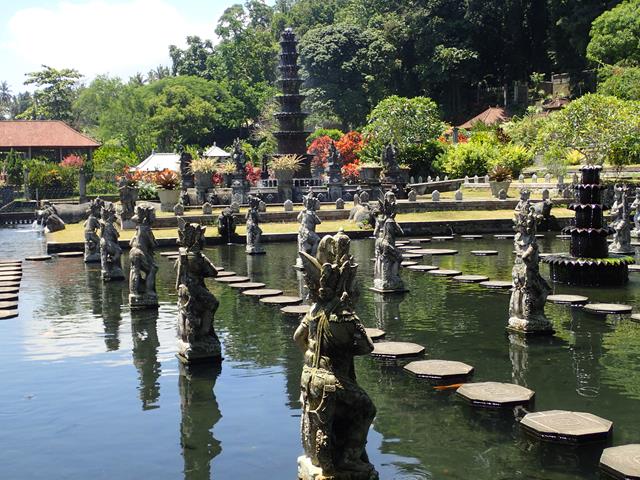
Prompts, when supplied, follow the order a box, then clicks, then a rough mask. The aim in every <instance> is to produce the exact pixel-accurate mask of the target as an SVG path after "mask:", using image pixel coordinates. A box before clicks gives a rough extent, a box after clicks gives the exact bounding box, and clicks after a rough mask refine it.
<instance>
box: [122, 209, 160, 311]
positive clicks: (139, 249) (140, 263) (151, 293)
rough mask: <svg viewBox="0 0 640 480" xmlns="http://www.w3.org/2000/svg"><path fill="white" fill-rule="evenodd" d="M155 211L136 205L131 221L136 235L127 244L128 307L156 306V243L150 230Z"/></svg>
mask: <svg viewBox="0 0 640 480" xmlns="http://www.w3.org/2000/svg"><path fill="white" fill-rule="evenodd" d="M155 216H156V214H155V209H154V208H153V207H152V206H150V205H138V206H137V207H136V214H135V215H134V216H133V217H131V220H132V221H133V222H135V223H136V224H137V226H136V233H135V235H134V236H133V238H132V239H131V242H129V245H131V250H130V251H129V261H130V262H131V268H130V270H129V305H130V306H131V308H132V309H135V308H155V307H157V306H158V294H157V293H156V272H157V271H158V266H157V265H156V262H155V259H154V250H155V248H156V245H157V242H156V238H155V237H154V236H153V231H152V230H151V224H152V223H153V220H154V219H155Z"/></svg>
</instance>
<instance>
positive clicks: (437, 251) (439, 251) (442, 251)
mask: <svg viewBox="0 0 640 480" xmlns="http://www.w3.org/2000/svg"><path fill="white" fill-rule="evenodd" d="M411 253H419V254H421V255H433V256H437V255H457V254H458V251H457V250H451V249H449V248H420V249H418V250H413V251H412V252H411Z"/></svg>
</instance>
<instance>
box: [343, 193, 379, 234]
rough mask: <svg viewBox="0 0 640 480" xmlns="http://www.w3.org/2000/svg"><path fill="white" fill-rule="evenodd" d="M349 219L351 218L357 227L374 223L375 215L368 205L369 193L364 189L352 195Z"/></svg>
mask: <svg viewBox="0 0 640 480" xmlns="http://www.w3.org/2000/svg"><path fill="white" fill-rule="evenodd" d="M349 220H353V221H354V222H355V223H356V225H358V227H359V228H362V227H364V226H365V225H369V226H372V225H373V224H374V222H375V216H374V215H373V211H372V208H371V205H369V193H368V192H367V191H366V190H362V191H360V193H356V194H355V195H354V196H353V208H352V209H351V210H350V211H349Z"/></svg>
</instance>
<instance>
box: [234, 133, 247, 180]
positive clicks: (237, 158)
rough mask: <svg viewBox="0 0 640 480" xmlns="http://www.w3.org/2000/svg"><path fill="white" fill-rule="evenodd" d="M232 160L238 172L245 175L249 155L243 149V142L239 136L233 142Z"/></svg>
mask: <svg viewBox="0 0 640 480" xmlns="http://www.w3.org/2000/svg"><path fill="white" fill-rule="evenodd" d="M231 160H233V163H234V164H235V166H236V172H235V173H236V174H242V175H243V176H244V167H245V165H246V164H247V157H246V156H245V154H244V150H242V143H241V142H240V139H239V138H236V140H235V141H234V142H233V153H232V154H231Z"/></svg>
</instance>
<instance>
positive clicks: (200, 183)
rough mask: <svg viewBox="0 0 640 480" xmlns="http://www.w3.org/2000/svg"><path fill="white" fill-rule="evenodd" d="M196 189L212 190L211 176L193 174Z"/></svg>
mask: <svg viewBox="0 0 640 480" xmlns="http://www.w3.org/2000/svg"><path fill="white" fill-rule="evenodd" d="M194 176H195V180H196V187H197V188H199V189H201V190H209V189H210V188H213V174H212V173H208V172H195V173H194Z"/></svg>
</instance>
